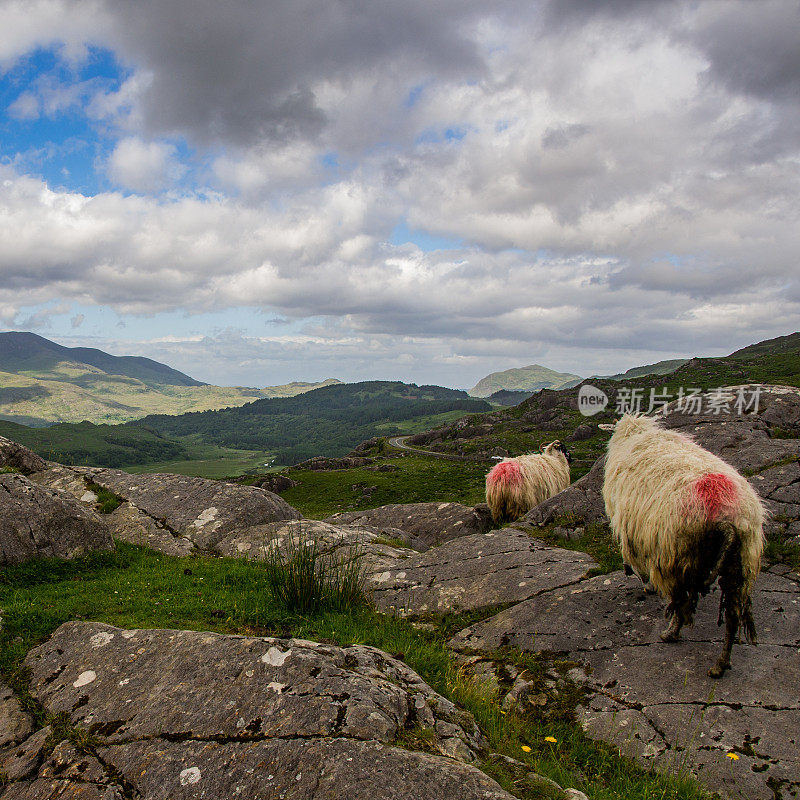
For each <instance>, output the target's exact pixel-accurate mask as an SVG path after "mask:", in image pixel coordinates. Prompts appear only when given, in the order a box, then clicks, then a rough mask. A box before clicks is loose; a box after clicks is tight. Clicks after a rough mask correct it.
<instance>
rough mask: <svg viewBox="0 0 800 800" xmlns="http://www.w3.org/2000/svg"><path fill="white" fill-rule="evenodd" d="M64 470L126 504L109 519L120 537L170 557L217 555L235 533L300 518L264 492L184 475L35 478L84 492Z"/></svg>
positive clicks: (96, 472)
mask: <svg viewBox="0 0 800 800" xmlns="http://www.w3.org/2000/svg"><path fill="white" fill-rule="evenodd" d="M65 471H66V472H67V473H71V474H72V475H73V476H79V477H80V479H84V478H85V479H88V480H90V481H92V482H94V483H96V484H98V485H99V486H101V487H103V488H105V489H108V490H110V491H112V492H113V493H114V494H116V495H118V496H119V497H121V498H122V499H123V500H126V501H128V504H129V505H128V506H125V507H122V506H121V507H120V508H119V509H117V511H115V512H114V513H113V514H112V515H110V516H111V518H112V519H111V525H112V527H113V528H114V532H115V535H116V536H117V537H118V538H122V539H126V540H128V541H131V542H134V543H135V544H146V545H148V546H150V547H155V548H156V549H158V550H162V551H163V552H167V553H169V554H170V555H179V554H182V553H185V552H188V551H189V550H191V549H192V547H196V548H199V549H201V550H212V551H213V549H214V546H215V544H216V543H217V542H219V541H220V540H221V539H223V538H224V537H225V536H227V535H229V534H231V533H232V532H234V531H241V530H244V529H246V528H248V527H250V526H252V525H263V524H265V523H268V522H277V521H281V520H287V519H299V518H300V516H301V515H300V512H299V511H297V510H296V509H294V508H292V507H291V506H290V505H289V504H288V503H287V502H286V501H285V500H283V499H281V498H280V497H278V496H277V495H275V494H273V493H272V492H268V491H266V490H265V489H260V488H258V487H255V486H241V485H238V484H233V483H225V482H222V481H214V480H207V479H205V478H190V477H187V476H185V475H167V474H145V475H130V474H128V473H127V472H121V471H120V470H114V469H94V468H86V467H71V468H65V467H57V468H55V469H51V470H47V471H46V472H42V473H38V474H37V475H35V476H34V478H35V480H37V481H38V482H40V483H42V484H44V485H52V486H55V487H57V488H60V489H63V490H66V491H72V492H73V493H78V492H79V491H81V488H80V486H79V485H78V484H79V482H75V483H74V484H72V485H69V482H68V479H67V478H66V477H65V474H64V473H65ZM82 491H84V492H85V489H83V490H82ZM173 540H179V541H173ZM187 542H188V543H190V544H188V545H187Z"/></svg>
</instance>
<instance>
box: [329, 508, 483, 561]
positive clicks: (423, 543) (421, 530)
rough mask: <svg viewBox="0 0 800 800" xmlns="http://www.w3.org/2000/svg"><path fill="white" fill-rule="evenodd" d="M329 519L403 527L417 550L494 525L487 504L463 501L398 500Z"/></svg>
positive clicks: (400, 528)
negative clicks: (464, 502) (419, 501)
mask: <svg viewBox="0 0 800 800" xmlns="http://www.w3.org/2000/svg"><path fill="white" fill-rule="evenodd" d="M325 522H329V523H331V524H332V525H366V526H369V527H372V528H389V529H392V530H393V531H396V530H401V531H403V532H404V533H405V534H406V543H407V544H408V545H409V546H410V547H413V548H414V549H415V550H427V549H428V548H429V547H434V546H436V545H440V544H443V543H444V542H448V541H450V540H451V539H456V538H459V537H461V536H470V535H471V534H475V533H486V531H489V530H491V529H492V528H493V527H494V525H493V523H492V517H491V514H490V512H489V507H488V506H487V505H485V504H480V505H477V506H474V507H472V506H464V505H461V504H460V503H398V504H394V505H388V506H379V507H378V508H371V509H367V510H366V511H346V512H343V513H341V514H334V515H333V516H332V517H328V518H327V519H326V520H325Z"/></svg>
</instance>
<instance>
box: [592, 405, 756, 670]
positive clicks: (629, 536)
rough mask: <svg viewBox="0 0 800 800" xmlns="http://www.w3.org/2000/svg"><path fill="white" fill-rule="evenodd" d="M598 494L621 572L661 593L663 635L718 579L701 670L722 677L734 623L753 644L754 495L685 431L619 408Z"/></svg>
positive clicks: (685, 618)
mask: <svg viewBox="0 0 800 800" xmlns="http://www.w3.org/2000/svg"><path fill="white" fill-rule="evenodd" d="M603 498H604V499H605V505H606V514H607V515H608V518H609V520H610V522H611V528H612V530H613V532H614V538H615V539H616V540H617V542H619V543H620V544H621V548H622V558H623V560H624V562H625V564H626V572H628V568H627V565H630V567H632V568H633V570H634V571H635V572H636V573H637V574H638V575H639V577H640V578H641V579H642V581H644V582H645V583H648V582H651V583H652V584H653V586H655V588H656V589H657V590H658V592H659V594H660V595H661V596H662V597H664V598H665V599H667V600H669V605H668V606H667V609H666V616H668V617H670V622H669V625H668V627H667V628H666V630H664V631H663V633H662V634H661V639H662V640H663V641H665V642H675V641H677V640H678V639H679V638H680V630H681V627H682V626H683V625H685V624H686V625H691V624H692V623H693V621H694V613H695V609H696V608H697V600H698V595H705V594H707V592H708V590H709V589H710V588H711V586H712V584H713V583H714V581H715V580H716V579H717V578H718V577H719V586H720V590H721V598H720V608H719V620H718V622H719V624H720V625H721V624H722V618H723V614H724V617H725V644H724V645H723V648H722V654H721V655H720V657H719V659H718V660H717V662H716V663H715V664H714V666H713V667H711V669H710V670H709V671H708V674H709V675H710V676H711V677H713V678H719V677H721V676H722V674H723V673H724V671H725V670H726V669H729V668H730V665H731V661H730V656H731V648H732V647H733V641H734V638H735V637H736V636H737V634H738V632H739V628H740V627H743V628H744V631H745V634H746V635H747V638H748V639H749V640H750V641H751V642H752V643H753V644H755V643H756V630H755V623H754V621H753V613H752V609H751V601H750V592H751V590H752V588H753V583H754V582H755V579H756V577H757V575H758V571H759V567H760V561H761V553H762V551H763V549H764V534H763V530H762V526H763V521H764V507H763V505H762V503H761V500H760V499H759V497H758V495H757V494H756V493H755V491H753V488H752V487H751V486H750V484H749V483H748V482H747V481H746V480H745V479H744V478H743V477H742V476H741V475H740V474H739V473H738V472H737V471H736V470H735V469H734V468H733V467H731V466H730V465H729V464H727V463H726V462H725V461H723V460H722V459H721V458H717V456H715V455H713V454H712V453H709V452H708V451H707V450H705V449H703V448H702V447H700V445H698V444H697V443H695V442H694V441H693V440H692V438H691V437H689V436H686V435H685V434H682V433H678V432H677V431H669V430H665V429H664V428H662V427H661V426H660V425H659V424H658V422H657V421H656V420H654V419H653V418H650V417H641V416H631V415H628V414H626V415H625V416H623V417H622V418H621V419H620V420H619V421H618V422H617V424H616V426H615V429H614V434H613V436H612V437H611V441H610V442H609V443H608V455H607V457H606V463H605V481H604V483H603ZM628 574H630V572H628Z"/></svg>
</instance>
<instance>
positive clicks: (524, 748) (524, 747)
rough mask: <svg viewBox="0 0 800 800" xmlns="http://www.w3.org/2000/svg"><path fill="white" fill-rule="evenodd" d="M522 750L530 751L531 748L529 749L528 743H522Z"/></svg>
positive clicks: (524, 751)
mask: <svg viewBox="0 0 800 800" xmlns="http://www.w3.org/2000/svg"><path fill="white" fill-rule="evenodd" d="M522 752H523V753H530V752H531V749H530V747H528V745H526V744H524V745H522Z"/></svg>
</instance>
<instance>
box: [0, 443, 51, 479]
mask: <svg viewBox="0 0 800 800" xmlns="http://www.w3.org/2000/svg"><path fill="white" fill-rule="evenodd" d="M47 466H48V462H47V461H45V460H44V459H43V458H42V457H41V456H37V455H36V453H34V452H32V451H31V450H28V448H27V447H23V446H22V445H21V444H17V443H16V442H12V441H11V439H6V438H5V437H4V436H0V467H8V468H10V469H13V470H16V471H17V472H21V473H22V474H23V475H30V474H31V473H32V472H39V471H40V470H43V469H47Z"/></svg>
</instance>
